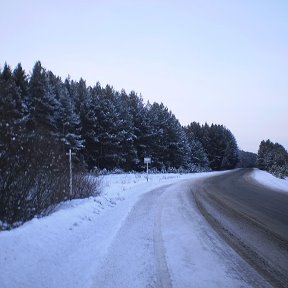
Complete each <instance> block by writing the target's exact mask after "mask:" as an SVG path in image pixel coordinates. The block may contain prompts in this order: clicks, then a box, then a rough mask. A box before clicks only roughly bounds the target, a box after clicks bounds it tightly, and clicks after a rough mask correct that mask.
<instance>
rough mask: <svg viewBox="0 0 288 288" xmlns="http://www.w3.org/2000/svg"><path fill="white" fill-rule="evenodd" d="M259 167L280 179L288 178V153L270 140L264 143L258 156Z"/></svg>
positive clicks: (261, 144)
mask: <svg viewBox="0 0 288 288" xmlns="http://www.w3.org/2000/svg"><path fill="white" fill-rule="evenodd" d="M256 164H257V167H258V168H259V169H261V170H265V171H268V172H269V173H271V174H273V175H274V176H276V177H278V178H285V177H287V176H288V153H287V151H286V150H285V148H284V147H283V146H282V145H280V144H278V143H273V142H271V141H270V140H266V141H264V140H263V141H262V142H261V143H260V146H259V150H258V155H257V162H256Z"/></svg>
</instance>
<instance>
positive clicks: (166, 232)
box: [0, 173, 265, 288]
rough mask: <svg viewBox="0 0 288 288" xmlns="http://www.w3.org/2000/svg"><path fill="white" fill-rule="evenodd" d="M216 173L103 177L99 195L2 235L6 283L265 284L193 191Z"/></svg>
mask: <svg viewBox="0 0 288 288" xmlns="http://www.w3.org/2000/svg"><path fill="white" fill-rule="evenodd" d="M210 175H211V173H202V174H201V173H200V174H186V175H180V174H160V175H151V176H150V178H149V181H148V182H147V181H146V178H145V174H122V175H108V176H104V178H103V181H102V186H103V193H102V195H101V196H98V197H94V198H93V197H91V198H89V199H84V200H73V201H71V202H66V203H63V204H62V205H60V206H59V207H58V209H57V211H56V212H54V213H53V214H52V215H50V216H47V217H44V218H40V219H38V218H35V219H33V220H32V221H29V222H27V223H26V224H24V225H23V226H21V227H19V228H17V229H14V230H11V231H2V232H0V267H1V273H0V287H1V288H16V287H17V288H18V287H21V288H23V287H24V288H25V287H29V288H34V287H35V288H36V287H37V288H38V287H41V288H45V287H47V288H48V287H49V288H53V287H55V288H56V287H57V288H59V287H62V288H66V287H67V288H68V287H69V288H74V287H75V288H76V287H81V288H86V287H87V288H92V287H101V288H102V287H133V288H134V287H165V288H166V287H253V286H254V285H253V281H256V282H255V283H258V284H257V285H259V287H260V286H262V284H263V283H264V282H263V283H262V282H261V281H262V280H261V279H260V280H259V279H258V278H257V277H259V276H255V277H254V276H253V275H254V274H255V271H254V270H251V268H249V267H248V265H247V264H246V263H245V262H244V261H243V260H242V259H241V258H240V257H239V256H238V255H237V254H236V253H235V252H234V251H233V250H232V249H231V248H230V247H229V246H227V245H226V244H225V243H224V242H223V241H222V240H221V238H220V237H219V236H218V235H217V234H216V233H215V232H214V230H212V229H211V228H210V226H209V225H208V224H207V223H206V221H205V219H204V218H203V217H202V215H201V214H199V212H198V210H197V208H196V206H195V203H194V204H193V200H191V197H190V196H189V195H190V194H191V187H193V183H194V182H195V181H196V180H197V179H200V178H203V177H208V176H210ZM185 191H188V192H189V193H188V192H187V193H186V192H185ZM184 192H185V193H184ZM251 275H252V276H251ZM251 279H252V280H251ZM251 281H252V282H251ZM257 281H258V282H257ZM251 283H252V284H251ZM259 283H260V284H259ZM264 284H265V283H264ZM264 284H263V285H264ZM255 285H256V284H255ZM257 285H256V286H257ZM264 286H265V285H264Z"/></svg>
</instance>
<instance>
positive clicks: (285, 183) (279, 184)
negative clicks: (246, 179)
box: [251, 169, 288, 192]
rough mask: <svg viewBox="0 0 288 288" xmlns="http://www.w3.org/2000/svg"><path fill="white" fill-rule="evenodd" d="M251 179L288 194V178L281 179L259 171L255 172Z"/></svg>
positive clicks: (255, 170)
mask: <svg viewBox="0 0 288 288" xmlns="http://www.w3.org/2000/svg"><path fill="white" fill-rule="evenodd" d="M251 178H252V180H254V181H256V182H257V183H258V184H260V185H265V186H267V187H270V188H272V189H275V190H279V191H281V192H288V178H286V179H279V178H277V177H275V176H273V175H272V174H270V173H268V172H266V171H262V170H258V169H254V170H253V172H252V173H251Z"/></svg>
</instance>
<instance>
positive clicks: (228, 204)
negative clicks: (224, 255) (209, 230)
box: [193, 169, 288, 287]
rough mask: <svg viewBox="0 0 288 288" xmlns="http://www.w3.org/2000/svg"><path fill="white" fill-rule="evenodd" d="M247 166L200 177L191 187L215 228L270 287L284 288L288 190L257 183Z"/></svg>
mask: <svg viewBox="0 0 288 288" xmlns="http://www.w3.org/2000/svg"><path fill="white" fill-rule="evenodd" d="M250 173H251V169H240V170H235V171H233V172H231V173H227V174H223V175H218V176H215V177H210V178H207V179H205V180H202V181H201V182H199V183H198V185H197V186H196V188H194V189H193V192H194V196H195V200H196V202H197V205H198V207H199V208H200V210H201V212H202V214H203V215H204V216H205V217H206V219H207V220H208V222H209V223H210V224H211V225H212V226H213V227H214V228H215V229H216V231H217V232H218V233H219V234H220V235H221V236H222V237H224V239H225V240H226V241H227V242H228V243H229V244H230V245H231V246H232V247H233V248H234V249H235V250H236V251H237V252H238V253H239V254H240V255H241V256H242V257H243V258H244V259H245V260H246V261H248V262H249V263H250V264H251V265H252V266H253V267H254V268H255V269H256V270H258V272H260V273H261V274H262V275H263V276H264V277H265V278H266V279H267V280H268V281H269V282H270V283H271V284H272V285H273V286H274V287H288V193H284V192H280V191H274V190H273V189H271V188H267V187H264V186H261V185H259V184H257V183H256V182H255V181H253V180H252V178H251V177H250Z"/></svg>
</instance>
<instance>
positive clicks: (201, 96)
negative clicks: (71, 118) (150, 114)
mask: <svg viewBox="0 0 288 288" xmlns="http://www.w3.org/2000/svg"><path fill="white" fill-rule="evenodd" d="M0 13H1V14H0V27H1V30H0V36H1V37H0V65H1V67H3V65H4V63H5V61H7V63H8V64H9V65H11V66H12V68H14V67H15V66H16V65H17V63H19V62H21V63H22V66H23V67H24V69H25V70H26V72H30V71H31V70H32V68H33V65H34V63H35V62H36V61H37V60H40V61H41V62H42V64H43V66H44V67H45V68H46V69H48V70H52V72H53V73H54V74H56V75H59V76H61V77H62V78H63V79H65V78H66V76H67V75H68V74H69V75H70V76H71V78H72V79H74V80H79V78H80V77H83V78H84V79H85V80H86V82H87V84H88V85H94V84H95V83H96V82H97V81H99V82H100V84H101V85H102V86H105V85H106V84H110V85H112V86H113V87H114V88H115V89H116V90H121V89H122V88H124V89H125V90H126V92H130V91H131V90H135V91H136V92H137V93H139V94H140V93H141V94H142V96H143V98H144V100H145V102H146V101H148V100H149V101H150V102H154V101H156V102H158V103H160V102H163V103H164V104H165V105H166V106H167V107H168V108H169V109H170V110H171V111H172V112H173V113H174V114H175V116H176V117H177V118H178V119H179V120H180V122H181V124H183V125H187V124H189V123H190V122H193V121H196V122H200V123H201V124H204V123H205V122H207V123H208V124H211V123H216V124H223V125H225V126H226V127H227V128H228V129H230V130H231V131H232V133H233V134H234V135H235V137H236V139H237V142H238V145H239V147H240V149H243V150H246V151H251V152H257V150H258V147H259V144H260V141H261V140H264V139H265V140H266V139H268V138H270V140H271V141H273V142H279V143H280V144H282V145H283V146H284V147H285V148H286V149H288V1H287V0H269V1H268V0H234V1H233V0H197V1H196V0H195V1H194V0H190V1H188V0H186V1H184V0H177V1H176V0H174V1H172V0H143V1H140V0H139V1H137V0H134V1H133V0H121V1H120V0H118V1H116V0H111V1H109V0H94V1H93V0H82V1H80V0H41V1H39V0H18V1H17V0H9V1H7V0H0Z"/></svg>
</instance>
